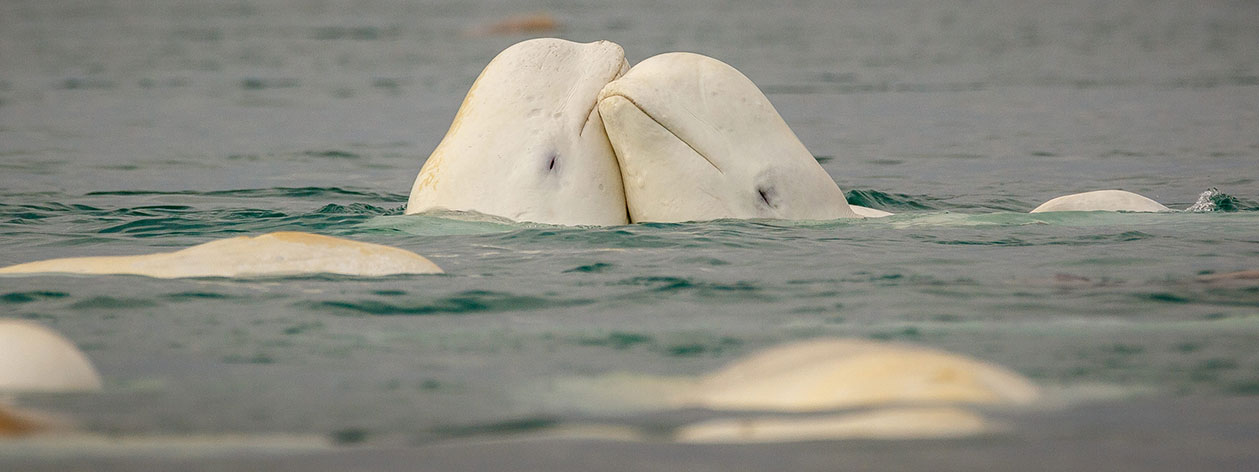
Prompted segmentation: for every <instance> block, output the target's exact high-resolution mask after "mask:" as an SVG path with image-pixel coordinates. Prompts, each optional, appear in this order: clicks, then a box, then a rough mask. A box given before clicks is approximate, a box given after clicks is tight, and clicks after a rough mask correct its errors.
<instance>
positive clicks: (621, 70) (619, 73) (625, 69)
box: [577, 57, 659, 137]
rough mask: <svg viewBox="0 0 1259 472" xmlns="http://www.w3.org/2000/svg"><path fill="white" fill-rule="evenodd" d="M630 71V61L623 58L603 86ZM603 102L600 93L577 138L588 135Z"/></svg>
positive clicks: (588, 112)
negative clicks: (587, 132) (587, 130)
mask: <svg viewBox="0 0 1259 472" xmlns="http://www.w3.org/2000/svg"><path fill="white" fill-rule="evenodd" d="M629 69H630V65H629V61H627V60H626V59H625V58H624V57H622V58H621V66H620V67H618V68H617V70H616V72H615V73H613V74H612V77H611V78H609V79H608V80H605V81H604V82H603V85H604V86H607V84H610V83H612V82H613V81H615V80H616V79H619V78H621V77H622V76H624V75H625V73H626V72H629ZM627 100H628V99H627ZM601 101H603V99H602V98H599V94H598V92H596V93H595V99H594V101H593V103H591V104H590V110H588V111H587V112H586V115H585V117H586V120H585V121H583V122H582V124H581V129H580V130H578V131H577V137H582V136H583V135H585V134H586V128H589V127H590V119H591V118H594V116H595V114H596V113H599V102H601ZM634 106H638V104H637V103H635V104H634ZM639 109H640V110H641V109H642V108H641V107H639ZM657 123H659V122H657Z"/></svg>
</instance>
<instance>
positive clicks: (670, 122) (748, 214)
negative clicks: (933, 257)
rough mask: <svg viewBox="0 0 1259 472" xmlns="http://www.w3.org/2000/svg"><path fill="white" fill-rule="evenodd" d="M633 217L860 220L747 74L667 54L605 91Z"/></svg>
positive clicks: (602, 99) (605, 113)
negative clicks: (844, 218)
mask: <svg viewBox="0 0 1259 472" xmlns="http://www.w3.org/2000/svg"><path fill="white" fill-rule="evenodd" d="M599 114H600V115H601V116H602V117H603V121H604V123H605V128H606V129H607V133H608V138H609V139H610V140H611V142H612V147H613V149H615V150H616V157H617V159H618V160H619V162H620V165H621V175H622V178H623V180H624V185H625V198H626V204H627V206H628V209H629V215H630V220H631V221H665V222H669V221H695V220H710V219H718V218H784V219H818V220H822V219H834V218H843V217H857V216H858V215H857V214H855V213H853V210H852V209H850V208H849V207H848V203H847V201H846V200H845V198H844V193H843V192H842V191H841V190H840V189H839V187H838V186H837V185H836V184H835V181H834V180H832V179H831V177H830V175H828V174H827V173H826V171H825V170H824V169H822V166H821V165H820V164H818V163H817V160H816V159H814V157H813V155H812V154H810V153H809V151H808V149H805V147H804V144H802V143H801V142H800V140H799V139H798V138H797V137H796V135H795V133H793V132H792V131H791V128H789V127H788V126H787V123H786V122H785V121H783V119H782V117H781V116H779V115H778V112H777V111H776V110H775V109H774V107H773V105H772V104H770V102H769V99H767V98H766V97H765V95H764V94H763V93H761V91H760V89H758V88H757V87H756V85H755V84H753V83H752V81H751V80H749V79H748V78H747V77H745V76H744V75H743V74H741V73H739V71H738V70H736V69H735V68H733V67H731V66H729V65H727V64H725V63H723V62H721V61H718V60H716V59H713V58H710V57H706V56H702V55H698V54H692V53H668V54H661V55H659V56H655V57H652V58H649V59H647V60H644V61H643V62H641V63H639V64H637V65H635V66H634V67H633V68H632V69H630V71H629V72H627V73H626V74H625V75H624V76H623V77H621V78H619V79H617V80H615V81H613V82H612V83H611V84H608V86H607V87H605V88H604V89H603V91H602V92H600V93H599Z"/></svg>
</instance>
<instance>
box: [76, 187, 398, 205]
mask: <svg viewBox="0 0 1259 472" xmlns="http://www.w3.org/2000/svg"><path fill="white" fill-rule="evenodd" d="M84 195H86V196H150V195H179V196H189V195H190V196H206V197H281V198H284V197H287V198H312V197H334V196H341V197H345V196H350V197H359V198H368V199H375V200H383V201H388V202H405V201H406V200H407V198H408V195H407V194H400V193H390V192H378V191H372V190H362V189H351V188H341V187H271V188H248V189H232V190H205V191H202V190H173V191H159V190H106V191H98V192H88V193H85V194H84Z"/></svg>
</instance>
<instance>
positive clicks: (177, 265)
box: [0, 231, 442, 278]
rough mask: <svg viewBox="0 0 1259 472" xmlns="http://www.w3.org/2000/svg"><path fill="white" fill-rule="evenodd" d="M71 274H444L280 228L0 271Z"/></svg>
mask: <svg viewBox="0 0 1259 472" xmlns="http://www.w3.org/2000/svg"><path fill="white" fill-rule="evenodd" d="M33 273H69V274H96V275H103V274H120V275H144V276H149V277H157V278H180V277H246V276H269V275H299V274H319V273H326V274H342V275H361V276H382V275H395V274H439V273H442V270H441V268H440V267H438V266H437V265H436V264H434V263H433V262H432V261H429V260H428V259H426V258H424V257H423V256H420V255H419V254H416V253H413V252H411V251H407V250H404V249H398V248H394V247H389V246H384V245H380V244H371V243H362V242H357V241H350V240H348V239H341V238H334V237H331V236H323V235H318V234H310V233H301V232H291V231H285V232H276V233H269V234H264V235H261V236H256V237H249V236H240V237H235V238H229V239H222V240H218V241H211V242H208V243H205V244H200V245H197V246H193V247H190V248H187V249H183V250H179V251H175V252H164V253H157V254H145V255H138V256H100V257H71V258H64V259H50V260H46V261H38V262H28V263H25V264H17V265H13V266H9V267H5V268H0V274H33Z"/></svg>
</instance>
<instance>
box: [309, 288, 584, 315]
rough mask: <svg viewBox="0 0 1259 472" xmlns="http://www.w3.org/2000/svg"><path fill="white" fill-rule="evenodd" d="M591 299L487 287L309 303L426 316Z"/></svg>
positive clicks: (346, 309)
mask: <svg viewBox="0 0 1259 472" xmlns="http://www.w3.org/2000/svg"><path fill="white" fill-rule="evenodd" d="M589 303H593V301H592V300H588V299H564V298H546V297H535V296H527V295H515V294H511V293H505V292H493V291H487V290H470V291H466V292H460V293H457V294H454V295H451V296H448V297H441V298H435V299H422V300H415V301H412V302H409V303H407V302H384V301H380V300H354V301H347V300H326V301H322V302H314V303H309V305H310V306H311V307H313V308H317V309H323V310H333V311H339V312H354V313H361V314H367V315H375V316H424V315H468V314H474V313H498V312H506V311H531V310H539V309H545V308H559V307H568V306H576V305H585V304H589Z"/></svg>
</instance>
